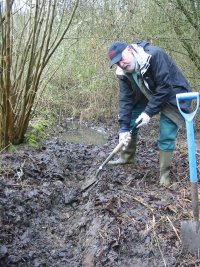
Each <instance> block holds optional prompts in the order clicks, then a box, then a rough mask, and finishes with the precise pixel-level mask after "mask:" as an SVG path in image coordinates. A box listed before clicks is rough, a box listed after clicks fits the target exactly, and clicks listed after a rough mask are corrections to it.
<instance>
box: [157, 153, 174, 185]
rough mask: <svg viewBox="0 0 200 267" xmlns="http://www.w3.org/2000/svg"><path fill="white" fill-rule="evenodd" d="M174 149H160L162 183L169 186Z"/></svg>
mask: <svg viewBox="0 0 200 267" xmlns="http://www.w3.org/2000/svg"><path fill="white" fill-rule="evenodd" d="M172 158H173V151H162V150H160V185H164V186H169V185H170V182H171V177H170V169H171V164H172Z"/></svg>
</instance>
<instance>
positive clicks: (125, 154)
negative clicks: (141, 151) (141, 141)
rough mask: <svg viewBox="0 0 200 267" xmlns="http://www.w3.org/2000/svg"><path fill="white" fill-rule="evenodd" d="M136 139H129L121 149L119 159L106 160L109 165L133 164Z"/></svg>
mask: <svg viewBox="0 0 200 267" xmlns="http://www.w3.org/2000/svg"><path fill="white" fill-rule="evenodd" d="M136 143H137V140H136V139H131V140H130V142H129V144H128V146H127V147H126V148H125V149H124V150H122V152H121V154H120V157H119V159H117V160H111V161H109V162H108V164H109V165H118V164H133V163H134V157H135V151H136Z"/></svg>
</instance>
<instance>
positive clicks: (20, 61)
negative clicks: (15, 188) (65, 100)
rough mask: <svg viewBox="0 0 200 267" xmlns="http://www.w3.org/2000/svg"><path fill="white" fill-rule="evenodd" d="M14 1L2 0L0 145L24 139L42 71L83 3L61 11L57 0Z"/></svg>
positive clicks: (0, 20)
mask: <svg viewBox="0 0 200 267" xmlns="http://www.w3.org/2000/svg"><path fill="white" fill-rule="evenodd" d="M13 2H14V1H12V0H5V1H3V3H2V2H1V4H0V8H1V9H0V53H1V63H0V148H4V147H6V146H7V145H8V144H9V143H13V144H18V143H20V142H21V141H22V140H23V138H24V135H25V133H26V130H27V127H28V123H29V120H30V115H31V112H32V107H33V104H34V100H35V97H36V93H37V91H38V88H39V84H40V81H41V75H42V73H43V71H44V68H45V67H46V65H47V63H48V62H49V60H50V59H51V57H52V55H53V54H54V52H55V51H56V49H57V48H58V47H59V45H60V43H61V42H62V40H63V39H64V37H65V35H66V33H67V31H68V30H69V28H70V26H71V25H72V21H73V18H74V16H75V12H76V9H77V7H78V4H79V0H75V1H74V3H73V2H70V4H71V5H70V6H71V8H67V9H65V8H63V12H62V15H61V14H60V10H59V13H58V12H57V2H58V1H57V0H35V1H34V0H30V1H27V2H26V3H25V5H24V6H22V7H21V8H19V7H18V9H16V8H14V3H13ZM68 2H69V1H68ZM72 4H73V5H72Z"/></svg>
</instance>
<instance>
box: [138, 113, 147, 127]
mask: <svg viewBox="0 0 200 267" xmlns="http://www.w3.org/2000/svg"><path fill="white" fill-rule="evenodd" d="M140 120H141V122H140V123H139V124H138V126H137V128H139V127H141V126H144V125H147V124H148V123H149V121H150V117H149V115H147V114H146V113H145V112H142V113H141V114H140V116H139V117H138V118H137V119H136V121H135V122H136V123H138V122H139V121H140Z"/></svg>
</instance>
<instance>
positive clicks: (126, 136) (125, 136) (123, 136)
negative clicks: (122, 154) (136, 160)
mask: <svg viewBox="0 0 200 267" xmlns="http://www.w3.org/2000/svg"><path fill="white" fill-rule="evenodd" d="M130 140H131V134H130V132H122V133H119V143H121V142H122V143H123V144H124V146H125V147H126V146H127V145H128V143H129V141H130Z"/></svg>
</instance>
